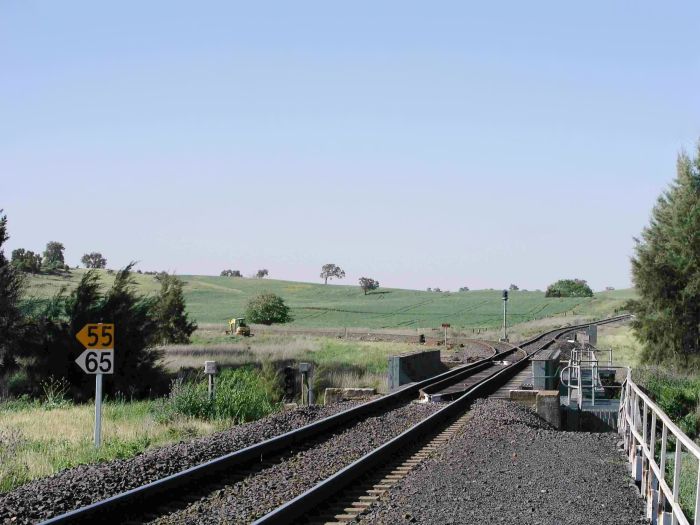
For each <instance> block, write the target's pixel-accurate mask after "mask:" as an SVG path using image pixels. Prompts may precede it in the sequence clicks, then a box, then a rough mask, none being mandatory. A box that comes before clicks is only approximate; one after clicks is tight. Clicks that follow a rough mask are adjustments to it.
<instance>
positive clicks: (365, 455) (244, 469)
mask: <svg viewBox="0 0 700 525" xmlns="http://www.w3.org/2000/svg"><path fill="white" fill-rule="evenodd" d="M619 319H620V318H619V317H618V318H613V319H611V320H605V321H603V322H612V321H614V320H619ZM581 326H585V325H581ZM576 328H577V327H567V328H563V329H558V330H553V331H550V332H547V333H544V334H541V335H539V336H537V337H535V338H533V339H531V340H528V341H526V342H524V343H522V344H521V345H520V346H519V347H516V346H511V347H510V348H503V346H501V348H500V350H501V351H500V352H496V350H495V349H494V355H492V356H490V357H488V358H485V359H481V360H479V361H477V362H475V363H471V364H468V365H465V366H462V367H457V368H454V369H452V370H449V371H448V372H445V373H443V374H440V375H439V376H437V377H435V378H432V379H430V380H426V381H421V382H419V383H416V384H413V385H410V386H408V387H406V388H404V389H402V390H400V391H398V392H395V393H392V394H390V395H387V396H384V397H382V398H379V399H376V400H373V401H370V402H368V403H364V404H362V405H359V406H355V407H353V408H351V409H349V410H346V411H343V412H341V413H338V414H335V415H332V416H330V417H327V418H325V419H322V420H320V421H316V422H314V423H311V424H310V425H307V426H304V427H302V428H298V429H296V430H293V431H291V432H287V433H286V434H282V435H279V436H275V437H273V438H271V439H268V440H266V441H263V442H261V443H256V444H254V445H252V446H249V447H246V448H244V449H242V450H238V451H235V452H232V453H230V454H226V455H224V456H221V457H218V458H216V459H214V460H211V461H208V462H205V463H203V464H201V465H197V466H195V467H192V468H189V469H187V470H185V471H184V472H180V473H177V474H173V475H170V476H167V477H165V478H164V479H159V480H157V481H154V482H151V483H148V484H146V485H143V486H138V487H136V488H134V489H131V490H128V491H126V492H123V493H121V494H117V495H115V496H112V497H109V498H107V499H104V500H101V501H97V502H94V503H91V504H88V505H85V506H83V507H81V508H78V509H76V510H73V511H70V512H67V513H65V514H62V515H60V516H56V517H54V518H51V519H49V520H47V521H45V522H44V523H75V522H90V521H92V520H94V519H96V518H99V520H100V521H101V522H103V523H117V522H118V523H123V522H125V521H132V522H138V523H141V522H147V521H154V522H157V523H159V524H169V523H200V522H201V523H211V522H217V521H223V522H229V523H231V522H234V523H244V522H250V521H253V520H255V519H257V520H258V521H257V522H256V523H259V524H263V523H290V522H293V521H296V520H299V519H303V518H304V516H306V515H307V514H308V513H309V512H311V511H313V510H314V509H315V508H317V507H318V506H319V505H321V504H322V503H323V502H324V501H327V500H328V498H330V497H332V496H335V495H336V494H338V493H339V492H340V491H342V490H343V489H345V488H346V487H347V486H348V485H350V484H352V483H353V481H356V480H358V479H359V478H361V477H362V476H366V475H367V473H368V472H371V471H372V469H376V468H377V467H378V466H380V465H382V464H383V462H384V463H385V462H386V461H389V460H395V459H396V454H397V453H400V452H401V451H404V452H405V451H406V450H407V449H408V447H411V446H415V444H416V443H419V442H421V441H425V440H426V439H428V440H429V439H430V436H434V435H436V434H437V433H438V432H440V431H441V430H442V429H444V428H445V427H446V426H447V425H449V424H450V422H452V421H454V420H455V419H456V418H459V417H460V416H461V415H462V414H463V413H464V411H465V410H466V408H467V407H468V405H469V403H470V402H471V401H472V400H473V399H474V398H476V397H479V396H480V395H486V394H488V393H489V392H490V391H492V390H495V388H497V387H498V386H499V385H501V384H502V383H503V382H504V381H506V380H507V379H508V378H509V377H510V376H511V375H513V374H514V373H516V372H517V371H518V370H519V369H521V368H522V367H523V366H524V365H525V364H526V358H527V357H528V355H532V354H533V353H535V352H536V351H538V350H539V349H541V348H543V347H545V346H547V345H549V344H551V342H552V341H554V340H555V338H556V337H558V336H561V335H562V334H564V333H566V332H569V331H571V330H574V329H576ZM436 385H437V386H436ZM419 391H422V392H423V395H424V397H425V396H426V392H427V396H428V397H430V396H431V395H438V394H440V393H442V394H441V398H442V399H443V400H448V399H454V398H456V400H455V401H452V402H451V403H449V404H447V405H445V404H441V405H432V404H431V405H425V404H423V405H416V404H415V403H412V402H411V401H412V400H415V399H416V397H417V395H418V392H419Z"/></svg>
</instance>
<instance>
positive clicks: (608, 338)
mask: <svg viewBox="0 0 700 525" xmlns="http://www.w3.org/2000/svg"><path fill="white" fill-rule="evenodd" d="M597 346H598V348H600V349H602V350H607V349H608V348H612V350H613V363H614V364H615V365H616V366H629V367H632V368H634V367H636V366H638V365H639V364H640V363H639V360H640V355H641V352H642V345H641V343H640V342H639V341H638V340H637V339H636V338H635V337H634V335H633V333H632V328H631V327H630V326H629V325H628V324H623V325H619V324H612V325H603V326H601V327H599V328H598V345H597ZM601 358H605V355H602V356H601Z"/></svg>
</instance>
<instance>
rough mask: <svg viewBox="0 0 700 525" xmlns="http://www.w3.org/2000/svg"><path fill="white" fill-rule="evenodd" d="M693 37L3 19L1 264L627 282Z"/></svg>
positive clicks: (397, 17)
mask: <svg viewBox="0 0 700 525" xmlns="http://www.w3.org/2000/svg"><path fill="white" fill-rule="evenodd" d="M698 27H700V3H699V2H697V1H684V2H650V1H645V2H640V1H629V2H615V1H590V2H578V3H576V4H574V3H573V2H562V1H561V0H559V1H551V2H521V1H512V2H478V3H477V2H474V3H469V2H407V1H396V2H377V1H373V2H346V3H340V2H328V1H323V2H321V1H319V2H304V1H299V2H245V3H243V2H240V3H238V2H228V1H226V2H224V1H221V2H174V1H172V0H168V1H148V2H143V1H124V0H121V1H119V2H104V1H101V2H94V1H71V0H62V1H60V2H57V1H50V0H46V1H32V0H4V1H2V2H0V207H2V208H4V209H5V212H6V213H7V214H8V217H9V220H10V233H11V235H12V239H11V240H10V242H9V243H8V248H9V250H11V249H13V248H16V247H20V246H21V247H25V248H28V249H33V250H42V249H43V247H44V245H45V244H46V242H47V241H50V240H59V241H62V242H63V243H64V244H65V245H66V255H67V260H68V262H69V263H70V264H72V265H75V264H77V263H78V262H79V259H80V257H81V255H82V254H83V253H85V252H86V251H92V250H97V251H101V252H102V253H103V254H104V255H105V256H106V257H107V259H108V260H109V263H110V266H113V267H118V266H121V265H124V264H126V263H127V262H129V261H130V260H133V259H136V260H139V261H141V264H140V267H141V268H142V269H144V270H150V269H153V270H161V269H166V270H171V271H177V272H178V273H209V274H213V273H215V274H218V272H219V271H220V270H222V269H224V268H233V269H240V270H242V271H243V272H244V273H245V274H249V273H252V272H254V271H255V270H257V269H258V268H261V267H265V268H268V269H269V270H270V275H271V277H276V278H282V279H298V280H317V278H318V273H319V268H320V266H321V265H322V264H323V263H326V262H335V263H337V264H339V265H341V266H342V267H344V268H345V269H346V271H347V274H348V278H347V279H346V280H345V281H343V282H345V283H349V284H354V283H355V282H356V280H357V278H358V277H359V276H361V275H367V276H370V277H374V278H376V279H378V280H379V281H380V282H381V283H382V285H386V286H397V287H415V288H425V287H427V286H433V287H434V286H439V287H441V288H443V289H445V288H447V289H453V290H454V289H456V288H458V287H459V286H464V285H466V286H469V287H472V288H481V287H494V288H500V287H502V286H507V285H508V284H509V283H511V282H513V283H517V284H519V285H520V286H521V287H526V288H531V289H534V288H544V287H545V286H546V285H547V284H548V283H550V282H551V281H553V280H555V279H557V278H562V277H581V278H585V279H588V280H589V282H590V283H591V284H592V285H593V286H594V287H595V288H602V287H604V286H606V285H612V286H617V287H623V286H627V285H629V282H630V280H629V256H630V254H631V253H632V246H633V240H632V237H633V236H634V235H638V234H639V232H640V230H641V228H642V227H643V226H644V224H646V222H647V220H648V217H649V211H650V209H651V207H652V205H653V204H654V201H655V199H656V197H657V195H658V193H659V192H660V191H661V190H662V189H663V188H665V187H666V185H667V184H668V183H669V182H670V181H671V179H672V178H673V176H674V169H675V166H674V164H675V157H676V154H677V152H678V151H679V150H680V149H681V148H685V149H688V150H692V149H693V148H694V145H695V143H696V141H697V139H698V138H699V137H700V118H699V117H700V88H699V86H700V36H698ZM9 250H8V251H9Z"/></svg>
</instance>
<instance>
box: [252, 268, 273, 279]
mask: <svg viewBox="0 0 700 525" xmlns="http://www.w3.org/2000/svg"><path fill="white" fill-rule="evenodd" d="M268 275H270V272H268V271H267V270H266V269H264V268H263V269H262V270H258V273H256V274H255V277H257V278H258V279H264V278H265V277H267V276H268Z"/></svg>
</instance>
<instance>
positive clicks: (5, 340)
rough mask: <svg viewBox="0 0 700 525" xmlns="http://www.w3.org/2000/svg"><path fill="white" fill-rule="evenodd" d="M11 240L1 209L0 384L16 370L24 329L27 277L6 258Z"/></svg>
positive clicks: (5, 217) (5, 218)
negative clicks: (22, 301) (23, 313)
mask: <svg viewBox="0 0 700 525" xmlns="http://www.w3.org/2000/svg"><path fill="white" fill-rule="evenodd" d="M8 238H9V235H8V234H7V216H5V215H2V210H0V382H4V380H3V376H6V375H7V374H9V373H11V372H13V371H15V370H16V369H17V366H18V365H17V357H18V354H19V352H20V350H21V346H20V341H21V339H22V336H23V330H24V319H23V315H22V312H21V310H20V300H21V298H22V290H23V286H24V277H23V275H22V273H21V272H20V270H19V269H17V268H16V267H15V266H14V265H12V264H10V261H8V260H7V258H6V257H5V253H4V251H3V249H2V246H3V244H4V243H5V241H7V239H8ZM0 394H2V392H0Z"/></svg>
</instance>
